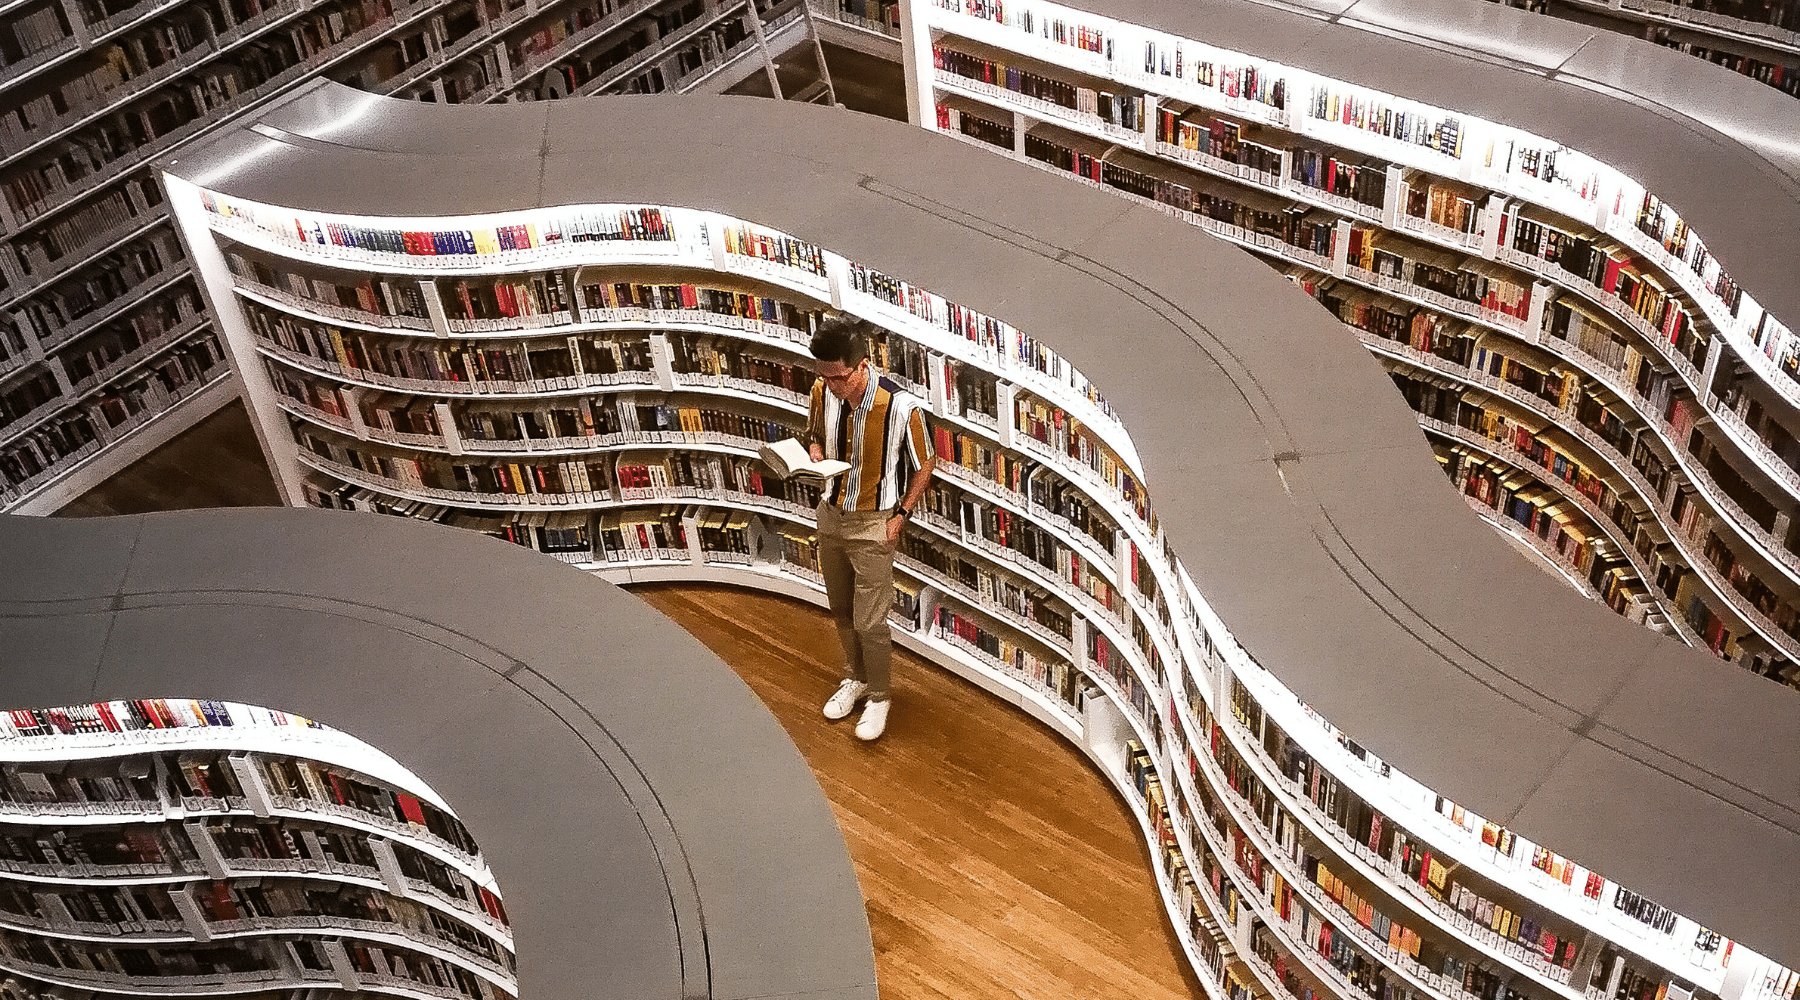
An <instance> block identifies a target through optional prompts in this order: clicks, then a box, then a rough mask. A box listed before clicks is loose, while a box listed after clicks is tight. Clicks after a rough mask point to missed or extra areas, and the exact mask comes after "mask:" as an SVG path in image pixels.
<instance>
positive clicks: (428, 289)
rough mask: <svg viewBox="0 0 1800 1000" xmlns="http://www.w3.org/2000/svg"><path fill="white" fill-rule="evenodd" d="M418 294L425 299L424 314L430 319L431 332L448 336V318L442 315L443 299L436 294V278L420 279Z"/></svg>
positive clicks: (440, 335) (444, 336)
mask: <svg viewBox="0 0 1800 1000" xmlns="http://www.w3.org/2000/svg"><path fill="white" fill-rule="evenodd" d="M419 294H420V295H421V296H423V297H424V299H425V313H426V315H428V316H430V317H431V332H432V333H435V334H437V335H438V336H439V337H443V338H448V337H449V336H450V317H449V316H448V315H446V314H445V313H444V297H443V296H441V295H439V294H438V287H437V279H436V278H420V279H419Z"/></svg>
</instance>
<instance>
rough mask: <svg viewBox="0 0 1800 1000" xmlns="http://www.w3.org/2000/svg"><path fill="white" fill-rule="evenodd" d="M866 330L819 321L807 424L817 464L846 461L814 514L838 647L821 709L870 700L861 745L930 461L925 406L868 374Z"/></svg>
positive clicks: (842, 321)
mask: <svg viewBox="0 0 1800 1000" xmlns="http://www.w3.org/2000/svg"><path fill="white" fill-rule="evenodd" d="M868 329H869V327H868V324H866V323H863V322H862V321H860V320H856V319H853V318H851V317H849V316H833V317H831V318H829V319H826V320H825V321H824V322H822V323H820V324H819V331H818V333H816V334H814V335H813V338H812V344H811V351H812V356H813V357H814V358H816V359H817V360H818V362H819V364H818V368H817V371H818V375H819V378H818V380H817V381H816V382H814V383H813V387H812V405H811V409H810V411H809V412H808V415H807V420H806V446H807V451H808V452H809V453H810V454H811V455H812V458H813V460H814V461H818V460H819V459H822V458H835V459H838V460H840V461H844V462H848V463H850V471H848V472H846V473H844V474H843V475H841V476H837V477H835V478H834V479H832V480H831V481H830V482H829V483H827V484H826V486H825V490H824V494H823V496H822V498H821V499H820V501H819V509H818V512H817V514H818V520H819V570H820V572H821V573H822V574H823V575H824V577H825V596H826V598H827V600H828V601H829V603H830V604H831V617H832V618H833V619H834V620H835V621H836V622H837V630H838V639H839V640H840V641H841V642H842V643H843V644H844V681H843V683H842V684H840V685H838V689H837V693H836V694H833V695H832V696H831V700H830V701H827V702H826V703H825V717H826V718H827V719H831V720H834V721H835V720H838V719H842V718H845V717H847V716H848V715H849V714H850V713H851V712H853V711H855V710H856V704H857V702H859V701H865V700H866V704H865V705H864V707H863V714H862V718H861V719H859V720H858V721H857V723H856V735H857V738H858V739H863V740H873V739H876V738H878V737H879V736H880V735H881V734H882V731H883V730H885V729H886V728H887V717H888V696H889V691H888V675H889V671H888V662H889V659H890V657H891V653H892V647H893V638H892V636H891V635H890V634H889V633H888V623H887V615H888V609H889V608H891V607H892V606H893V603H894V548H895V547H896V546H897V545H899V543H900V532H901V530H902V529H903V528H905V526H906V521H907V519H908V518H910V517H912V513H913V509H914V508H915V507H917V505H918V503H919V499H920V498H921V497H923V496H924V495H925V488H926V487H927V486H929V485H931V469H932V466H933V464H934V463H935V462H936V457H935V456H934V455H932V453H931V436H930V435H929V434H927V433H926V431H925V417H924V412H923V410H924V406H925V402H924V400H921V399H920V398H918V397H917V396H915V395H913V394H911V393H909V392H907V391H906V390H904V389H902V388H900V384H899V383H898V382H895V381H894V380H893V379H891V378H888V377H887V376H886V375H883V374H880V373H878V372H875V371H874V370H873V366H872V365H871V364H870V362H869V342H868V337H867V331H868Z"/></svg>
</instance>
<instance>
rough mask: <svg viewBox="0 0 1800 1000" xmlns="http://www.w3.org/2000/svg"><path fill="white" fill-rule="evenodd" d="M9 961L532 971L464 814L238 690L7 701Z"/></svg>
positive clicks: (501, 977)
mask: <svg viewBox="0 0 1800 1000" xmlns="http://www.w3.org/2000/svg"><path fill="white" fill-rule="evenodd" d="M0 831H3V832H0V841H3V842H4V845H5V846H4V849H3V856H0V883H4V886H3V887H0V967H3V968H4V970H5V973H6V974H7V975H8V976H10V977H20V978H19V980H18V982H17V988H19V989H27V990H32V991H37V993H39V994H41V995H51V994H53V993H54V992H55V990H56V989H57V988H62V989H91V990H95V991H97V992H99V993H102V994H106V993H135V994H139V995H144V994H150V995H202V994H205V995H227V994H243V993H246V992H251V991H259V990H275V991H285V992H287V993H296V994H297V993H299V992H303V991H305V990H308V989H320V988H330V989H339V988H342V989H351V990H355V989H369V990H372V991H374V992H378V993H383V994H387V995H394V996H408V997H465V998H470V1000H493V998H496V997H502V996H514V995H516V994H517V990H518V986H517V982H516V973H515V970H514V967H513V957H512V931H511V928H510V926H509V925H508V922H507V916H506V910H505V907H504V905H503V904H502V903H501V901H500V895H499V892H498V887H497V886H496V885H495V883H494V878H493V875H492V873H491V872H490V871H489V870H488V868H487V865H486V862H485V860H483V858H482V855H481V851H480V849H479V847H477V846H476V845H475V843H474V840H473V839H472V838H471V836H470V835H469V832H468V831H467V830H466V829H465V828H464V827H463V826H462V824H461V822H460V821H458V820H457V819H456V817H455V815H454V814H453V813H451V812H450V811H449V809H448V807H447V806H446V805H445V804H444V802H443V800H442V799H440V798H439V797H438V796H437V795H436V794H435V793H434V792H432V790H431V789H430V788H428V787H426V786H425V785H424V784H423V782H421V781H420V780H419V779H418V778H417V777H415V776H414V775H413V774H412V773H411V772H409V771H407V770H406V769H405V768H404V767H402V766H401V765H400V764H398V763H397V762H395V761H394V760H393V759H392V758H390V757H388V756H387V755H386V754H383V753H381V752H380V751H379V750H376V749H375V748H373V747H371V746H369V745H367V744H365V743H363V742H361V741H360V740H357V739H355V738H354V737H351V736H349V735H348V734H345V733H341V732H337V731H334V730H331V729H328V728H325V727H323V726H320V725H319V724H317V723H314V722H312V721H310V720H307V719H304V718H300V717H296V716H291V715H288V714H286V713H282V712H273V711H269V710H267V709H262V708H255V707H251V706H247V705H242V704H228V703H224V702H215V701H194V700H187V701H183V700H170V699H139V700H132V701H112V702H104V703H92V704H87V705H78V706H73V707H66V708H52V709H35V710H33V709H25V710H13V711H10V712H8V713H5V715H4V716H0Z"/></svg>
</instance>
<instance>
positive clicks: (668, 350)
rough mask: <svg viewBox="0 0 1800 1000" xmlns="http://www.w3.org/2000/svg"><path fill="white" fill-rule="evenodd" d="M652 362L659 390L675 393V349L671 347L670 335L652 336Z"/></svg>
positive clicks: (655, 334) (659, 334)
mask: <svg viewBox="0 0 1800 1000" xmlns="http://www.w3.org/2000/svg"><path fill="white" fill-rule="evenodd" d="M650 361H651V366H652V367H653V368H654V369H655V370H656V385H657V388H659V389H661V390H663V391H664V392H674V391H675V349H674V348H673V347H670V346H669V335H668V334H666V333H652V334H651V335H650Z"/></svg>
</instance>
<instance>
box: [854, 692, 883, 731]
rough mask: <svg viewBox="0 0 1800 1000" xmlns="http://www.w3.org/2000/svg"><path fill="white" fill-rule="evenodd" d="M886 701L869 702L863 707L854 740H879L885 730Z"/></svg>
mask: <svg viewBox="0 0 1800 1000" xmlns="http://www.w3.org/2000/svg"><path fill="white" fill-rule="evenodd" d="M887 713H888V699H886V698H883V699H882V700H881V701H871V702H869V703H868V704H867V705H864V706H863V714H862V718H861V719H859V720H857V723H856V738H857V739H859V740H873V739H879V738H880V737H881V733H882V731H883V730H885V729H887Z"/></svg>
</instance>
